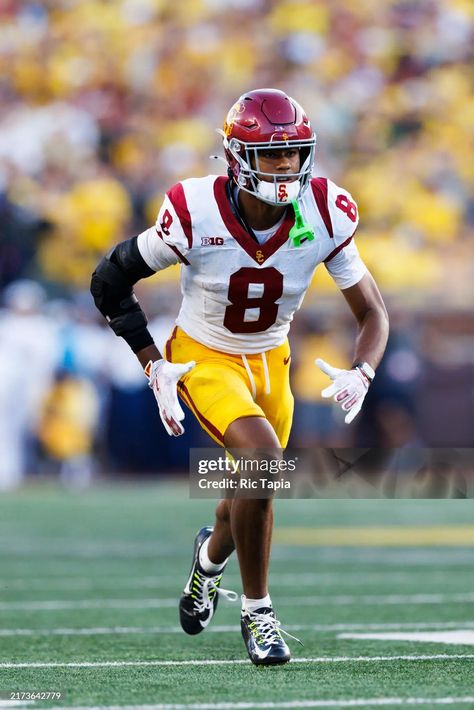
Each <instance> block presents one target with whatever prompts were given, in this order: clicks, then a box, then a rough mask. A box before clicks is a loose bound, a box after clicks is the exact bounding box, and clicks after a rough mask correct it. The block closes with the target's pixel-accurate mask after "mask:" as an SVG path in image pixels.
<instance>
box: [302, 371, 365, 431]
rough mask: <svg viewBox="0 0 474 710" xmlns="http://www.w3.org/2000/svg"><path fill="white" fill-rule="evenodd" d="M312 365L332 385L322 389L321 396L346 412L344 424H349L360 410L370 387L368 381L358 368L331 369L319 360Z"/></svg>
mask: <svg viewBox="0 0 474 710" xmlns="http://www.w3.org/2000/svg"><path fill="white" fill-rule="evenodd" d="M314 363H315V365H317V366H318V367H319V369H320V370H322V371H323V372H324V374H326V375H328V376H329V377H330V378H331V380H332V381H333V382H332V385H329V387H326V389H323V391H322V392H321V395H322V396H323V397H334V401H335V402H337V403H338V404H340V405H341V407H342V409H343V410H344V411H345V412H347V414H346V417H345V419H344V421H345V422H346V424H350V423H351V422H352V420H353V419H355V418H356V416H357V415H358V414H359V412H360V410H361V409H362V402H363V401H364V398H365V395H366V394H367V390H368V389H369V385H370V382H369V380H368V379H367V377H365V375H364V374H363V373H362V372H361V371H360V370H359V368H358V367H356V368H355V369H354V370H340V369H339V368H338V367H332V365H329V364H328V363H327V362H325V361H324V360H321V358H318V359H317V360H315V361H314Z"/></svg>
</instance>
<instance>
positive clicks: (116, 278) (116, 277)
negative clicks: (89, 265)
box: [91, 237, 154, 352]
mask: <svg viewBox="0 0 474 710" xmlns="http://www.w3.org/2000/svg"><path fill="white" fill-rule="evenodd" d="M136 241H137V238H136V237H134V238H133V239H128V240H127V241H126V242H122V243H121V244H118V245H117V246H116V247H114V248H113V249H112V250H111V251H110V252H109V253H108V254H107V255H106V256H104V258H103V259H101V261H100V262H99V264H98V265H97V268H96V270H95V271H94V273H93V274H92V279H91V293H92V296H93V298H94V302H95V305H96V306H97V308H98V310H99V311H100V312H101V313H102V315H103V316H104V317H105V318H106V320H107V322H108V324H109V325H110V327H111V328H112V330H113V331H114V333H115V334H116V335H120V336H121V337H123V338H124V339H125V340H126V341H127V343H128V344H129V345H130V347H131V348H132V350H133V351H134V352H137V351H138V350H141V349H142V348H144V347H146V346H147V345H151V344H152V343H153V338H152V337H151V335H150V333H149V332H148V330H147V327H146V326H147V319H146V316H145V314H144V313H143V311H142V309H141V308H140V304H139V303H138V301H137V298H136V296H135V294H134V293H133V284H134V283H135V282H136V281H138V280H139V279H140V278H145V277H146V276H151V274H153V273H154V271H153V270H152V269H150V267H149V266H148V265H147V264H146V263H145V261H144V260H143V258H142V256H141V254H140V252H139V251H138V246H137V244H136Z"/></svg>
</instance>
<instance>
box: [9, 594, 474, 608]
mask: <svg viewBox="0 0 474 710" xmlns="http://www.w3.org/2000/svg"><path fill="white" fill-rule="evenodd" d="M275 601H276V603H277V604H278V605H279V606H317V605H324V606H344V605H350V604H358V605H370V606H372V605H377V604H382V605H385V604H402V605H404V604H413V605H418V604H449V603H453V604H454V603H463V602H474V592H465V593H460V594H443V593H439V594H361V595H355V594H344V595H337V596H330V595H329V596H310V597H298V596H294V597H277V596H275ZM176 603H177V602H176V599H175V598H174V597H173V598H169V599H78V600H71V599H59V600H42V601H22V602H16V601H8V602H0V611H58V610H61V609H64V610H72V609H165V608H172V607H174V606H176Z"/></svg>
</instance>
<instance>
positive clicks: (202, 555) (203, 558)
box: [199, 536, 227, 574]
mask: <svg viewBox="0 0 474 710" xmlns="http://www.w3.org/2000/svg"><path fill="white" fill-rule="evenodd" d="M210 539H211V536H209V537H208V538H207V539H206V540H204V542H203V543H202V545H201V549H200V550H199V564H200V565H201V567H202V568H203V570H204V572H206V574H218V573H219V572H222V570H223V568H224V566H225V563H226V562H227V560H224V562H219V564H216V563H215V562H212V561H211V560H210V559H209V555H208V554H207V548H208V547H209V540H210Z"/></svg>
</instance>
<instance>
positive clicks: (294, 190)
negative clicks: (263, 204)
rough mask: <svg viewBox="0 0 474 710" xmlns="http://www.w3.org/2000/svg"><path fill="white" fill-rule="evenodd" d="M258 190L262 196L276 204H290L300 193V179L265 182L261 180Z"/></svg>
mask: <svg viewBox="0 0 474 710" xmlns="http://www.w3.org/2000/svg"><path fill="white" fill-rule="evenodd" d="M257 192H258V194H259V195H261V196H262V198H263V199H264V200H266V201H268V202H271V203H272V204H274V205H289V204H290V203H291V202H293V200H296V199H297V197H298V195H299V193H300V181H299V180H293V181H292V182H273V181H272V182H265V181H264V180H259V181H258V184H257Z"/></svg>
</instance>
